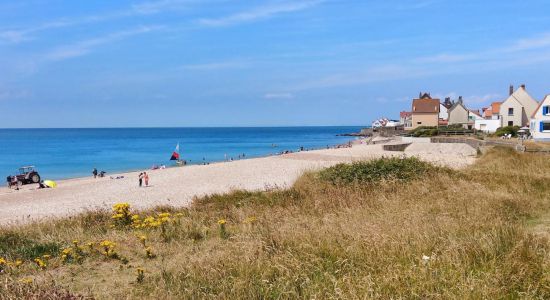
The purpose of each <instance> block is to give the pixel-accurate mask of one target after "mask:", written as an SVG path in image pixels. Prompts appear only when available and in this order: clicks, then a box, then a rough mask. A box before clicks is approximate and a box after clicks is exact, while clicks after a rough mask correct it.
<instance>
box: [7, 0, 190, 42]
mask: <svg viewBox="0 0 550 300" xmlns="http://www.w3.org/2000/svg"><path fill="white" fill-rule="evenodd" d="M196 2H198V1H197V0H159V1H148V2H141V3H137V4H134V5H132V6H131V7H129V8H127V9H123V10H119V11H114V12H108V13H105V14H101V15H88V16H82V17H79V18H71V19H68V18H66V19H60V20H56V21H51V22H46V23H43V24H39V25H36V26H31V27H27V28H21V29H7V30H3V31H0V42H4V43H11V44H17V43H22V42H26V41H30V40H33V39H34V36H33V34H35V33H39V32H42V31H47V30H51V29H57V28H66V27H73V26H78V25H84V24H89V23H99V22H104V21H109V20H116V19H121V18H128V17H135V16H139V15H150V14H158V13H162V12H165V11H172V10H175V9H181V8H183V7H186V4H190V3H196Z"/></svg>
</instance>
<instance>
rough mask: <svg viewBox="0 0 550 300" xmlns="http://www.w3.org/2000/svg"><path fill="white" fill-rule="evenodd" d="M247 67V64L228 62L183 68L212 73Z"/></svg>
mask: <svg viewBox="0 0 550 300" xmlns="http://www.w3.org/2000/svg"><path fill="white" fill-rule="evenodd" d="M246 66H247V64H246V63H244V62H239V61H226V62H213V63H206V64H195V65H185V66H182V68H183V69H186V70H196V71H212V70H223V69H236V68H244V67H246Z"/></svg>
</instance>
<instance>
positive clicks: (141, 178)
mask: <svg viewBox="0 0 550 300" xmlns="http://www.w3.org/2000/svg"><path fill="white" fill-rule="evenodd" d="M138 178H139V187H141V186H142V185H143V173H139V177H138Z"/></svg>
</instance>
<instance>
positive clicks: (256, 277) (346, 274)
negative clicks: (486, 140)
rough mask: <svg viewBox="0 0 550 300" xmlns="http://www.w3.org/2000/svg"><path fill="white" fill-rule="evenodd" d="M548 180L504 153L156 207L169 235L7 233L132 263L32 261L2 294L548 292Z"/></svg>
mask: <svg viewBox="0 0 550 300" xmlns="http://www.w3.org/2000/svg"><path fill="white" fill-rule="evenodd" d="M548 182H550V164H548V157H547V156H537V155H531V154H517V153H515V152H513V151H508V150H506V149H495V150H493V151H489V152H488V153H487V154H485V155H484V157H483V158H482V159H480V160H479V163H478V164H477V165H475V166H472V167H470V168H467V169H464V170H461V171H449V170H443V169H437V168H436V169H434V170H432V171H430V172H428V173H426V174H425V175H423V176H421V177H420V178H416V179H411V180H408V181H402V180H399V181H396V180H385V181H384V180H382V181H380V182H378V183H376V184H373V183H368V184H360V183H357V182H355V183H348V184H342V185H333V184H331V183H327V182H326V181H323V180H322V179H320V176H319V175H318V174H306V175H304V176H303V177H302V178H301V179H300V180H299V181H298V182H297V183H296V184H295V185H294V187H293V188H291V189H289V190H284V191H280V190H274V191H268V192H258V193H252V192H243V191H236V192H234V193H231V194H228V195H215V196H211V197H206V198H201V199H197V200H196V201H195V202H194V205H193V206H192V207H190V208H188V209H178V210H175V209H173V208H169V207H163V208H157V209H156V211H157V212H159V211H171V212H172V213H173V214H175V213H177V212H180V213H182V214H183V216H182V217H178V218H175V219H177V220H176V221H174V222H171V223H169V224H167V225H166V227H165V231H164V233H162V231H161V230H159V229H155V230H150V229H149V230H143V229H140V230H136V229H130V228H126V229H113V228H110V224H111V223H112V221H111V220H110V212H90V213H87V214H83V215H80V216H77V217H74V218H70V219H64V220H57V221H51V222H45V223H37V224H30V225H25V226H18V227H13V228H4V229H2V230H1V231H0V237H6V236H9V237H10V239H9V241H10V243H12V244H10V245H12V246H9V247H4V248H2V246H3V245H4V246H5V244H3V243H7V242H6V241H7V240H8V239H5V240H4V241H3V240H1V239H0V257H1V256H2V252H1V251H2V250H1V249H4V250H3V251H4V254H3V255H4V256H7V258H8V260H10V261H13V260H15V259H16V258H23V257H24V255H27V257H28V256H29V255H42V254H46V252H47V251H51V249H53V248H52V247H54V246H52V245H58V246H59V247H66V246H70V245H71V243H72V241H73V240H79V241H80V243H81V244H84V243H85V242H88V241H94V242H97V241H101V240H111V241H114V242H115V243H116V244H117V246H116V251H117V253H118V254H119V255H120V256H121V257H123V258H126V259H127V260H128V262H127V263H124V262H123V261H122V260H120V259H113V258H106V257H104V256H102V255H100V254H97V253H96V254H91V255H88V256H86V257H84V258H83V259H82V260H81V261H80V262H72V263H65V264H63V263H62V262H61V259H60V258H59V257H53V258H51V259H50V260H49V261H48V262H47V264H48V266H47V267H46V268H45V269H44V270H40V269H39V268H38V267H36V266H35V265H33V264H32V263H30V262H26V263H24V264H23V265H22V266H20V267H18V268H15V267H13V268H10V269H9V270H7V271H6V272H4V274H0V281H1V284H0V298H20V297H23V296H30V297H32V296H33V295H41V294H40V293H43V294H42V295H44V293H46V294H47V295H53V296H51V298H52V299H59V298H60V299H73V298H70V297H79V296H84V297H95V298H112V299H115V298H116V299H124V298H152V299H157V298H168V299H170V298H171V299H179V298H318V299H326V298H343V299H354V298H461V299H462V298H475V299H478V298H549V297H550V280H549V279H550V277H549V274H550V273H549V268H548V262H549V260H548V259H549V257H548V254H547V253H548V250H550V247H549V246H550V244H549V241H548V239H547V237H546V235H545V234H543V233H544V232H547V230H545V228H544V226H545V225H544V224H545V222H544V221H543V220H545V218H548V215H549V212H550V206H549V204H550V201H549V200H550V199H549V196H548V195H549V194H550V185H549V184H548ZM148 213H149V214H151V213H152V212H148ZM252 217H254V218H252ZM220 219H225V220H226V224H225V225H224V231H225V232H224V233H223V234H222V233H221V232H220V231H221V229H220V225H219V224H218V220H220ZM541 226H543V227H542V228H541ZM535 229H536V230H535ZM141 234H145V235H147V237H148V241H147V244H148V245H150V246H151V247H152V249H153V252H154V254H155V257H154V258H147V257H146V255H145V252H144V250H143V246H142V245H141V243H140V240H139V238H137V237H136V236H137V235H141ZM13 245H15V246H13ZM37 245H42V246H44V245H49V246H48V247H50V248H48V247H45V246H44V247H39V246H37ZM33 247H34V248H33ZM29 248H32V249H34V250H33V251H34V252H30V253H32V254H25V253H29V251H30V250H29ZM54 248H55V247H54ZM37 249H38V250H37ZM47 254H51V255H59V253H58V252H56V253H47ZM136 267H141V268H143V269H144V270H145V272H144V278H143V280H142V281H141V282H138V281H137V275H136ZM22 278H33V283H30V284H29V283H21V282H19V281H20V280H21V279H22ZM44 291H55V293H54V292H51V293H47V292H44ZM65 291H70V293H69V294H67V292H65ZM56 293H57V294H56ZM63 297H65V298H63Z"/></svg>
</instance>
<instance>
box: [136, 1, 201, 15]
mask: <svg viewBox="0 0 550 300" xmlns="http://www.w3.org/2000/svg"><path fill="white" fill-rule="evenodd" d="M191 2H197V1H191V0H160V1H148V2H142V3H138V4H134V5H132V10H133V12H135V13H138V14H156V13H160V12H163V11H166V10H175V9H181V8H184V7H186V6H187V5H188V4H189V3H191Z"/></svg>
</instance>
